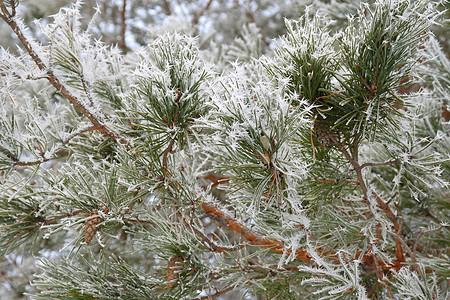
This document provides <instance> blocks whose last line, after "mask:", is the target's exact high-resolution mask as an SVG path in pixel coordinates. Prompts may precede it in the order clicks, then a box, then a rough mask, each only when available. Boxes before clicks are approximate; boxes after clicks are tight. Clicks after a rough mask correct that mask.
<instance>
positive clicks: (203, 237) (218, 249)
mask: <svg viewBox="0 0 450 300" xmlns="http://www.w3.org/2000/svg"><path fill="white" fill-rule="evenodd" d="M181 218H182V220H183V222H184V223H185V224H186V225H187V226H188V227H189V228H190V229H191V230H192V231H194V232H195V234H197V235H198V236H199V237H200V238H201V240H202V242H203V243H204V244H206V246H207V247H208V248H210V250H211V251H215V252H227V251H236V250H239V249H242V248H244V247H245V246H246V245H243V244H240V245H236V246H219V245H217V244H216V243H214V242H213V241H211V240H210V239H209V238H208V237H207V236H206V235H205V234H204V233H203V232H202V231H201V230H199V229H198V228H196V227H195V226H194V225H193V224H192V223H191V222H190V221H189V220H188V219H187V217H186V216H185V215H182V216H181Z"/></svg>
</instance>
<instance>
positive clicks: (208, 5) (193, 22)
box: [192, 0, 212, 26]
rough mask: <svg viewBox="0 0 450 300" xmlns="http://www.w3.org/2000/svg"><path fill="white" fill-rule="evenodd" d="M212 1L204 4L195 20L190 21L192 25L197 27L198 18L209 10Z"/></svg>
mask: <svg viewBox="0 0 450 300" xmlns="http://www.w3.org/2000/svg"><path fill="white" fill-rule="evenodd" d="M211 3H212V0H209V1H208V3H206V5H205V7H203V9H202V10H201V11H200V12H199V13H198V14H197V15H196V16H195V18H194V19H193V20H192V25H194V26H195V25H197V24H198V21H199V20H200V18H201V17H202V16H203V15H204V14H205V12H206V11H207V10H208V9H209V7H210V6H211Z"/></svg>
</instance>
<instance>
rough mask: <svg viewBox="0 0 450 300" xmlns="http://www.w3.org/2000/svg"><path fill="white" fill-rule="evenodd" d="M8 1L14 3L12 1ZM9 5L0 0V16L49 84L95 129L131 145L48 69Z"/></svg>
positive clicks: (128, 145) (123, 143)
mask: <svg viewBox="0 0 450 300" xmlns="http://www.w3.org/2000/svg"><path fill="white" fill-rule="evenodd" d="M10 2H11V3H14V1H10ZM11 6H12V12H11V13H10V12H9V11H8V10H7V8H6V6H5V4H4V1H2V0H0V10H1V11H2V13H1V14H0V18H1V19H3V20H4V21H5V22H6V23H7V24H8V25H9V27H11V29H12V30H13V32H14V33H15V34H16V36H17V37H18V38H19V40H20V42H21V43H22V45H23V46H24V48H25V50H26V51H27V53H28V54H29V55H30V57H31V58H32V59H33V61H34V62H35V64H36V65H37V67H38V68H39V69H40V70H41V71H44V72H45V73H46V74H47V76H48V77H47V79H48V81H49V82H50V84H51V85H53V86H54V87H55V89H56V90H57V91H58V92H59V93H60V94H61V95H63V96H64V97H65V98H66V99H67V100H69V102H70V103H71V104H72V105H73V106H74V107H75V108H76V109H78V111H80V112H81V113H82V114H83V115H84V116H85V117H87V118H88V119H89V121H91V123H92V124H93V125H94V126H95V129H96V130H98V131H100V132H101V133H103V134H104V135H105V136H107V137H109V138H110V139H112V140H114V141H116V142H119V143H120V144H122V145H125V146H127V147H130V146H131V144H130V141H128V140H127V139H126V138H124V137H122V136H121V135H120V134H119V133H118V132H116V131H114V130H113V129H111V128H109V127H108V126H107V125H106V124H104V123H103V121H102V120H101V119H100V118H99V117H98V116H96V115H95V114H94V113H92V112H91V111H90V110H89V109H88V108H86V107H85V106H84V105H83V104H82V103H81V102H80V101H79V99H78V98H77V97H75V96H74V95H72V94H71V93H70V92H69V91H68V90H67V88H66V87H65V86H64V85H63V84H62V82H61V80H60V79H59V78H58V77H57V76H56V75H55V73H54V72H53V70H51V69H49V68H48V67H47V66H46V65H45V64H44V62H43V61H42V59H41V58H40V57H39V55H38V54H37V53H36V52H35V51H34V49H33V48H32V46H31V43H30V42H29V41H28V39H27V38H26V36H25V34H24V33H23V30H22V29H21V28H20V26H19V24H18V23H17V21H16V20H15V9H13V8H14V7H15V6H14V5H13V4H11Z"/></svg>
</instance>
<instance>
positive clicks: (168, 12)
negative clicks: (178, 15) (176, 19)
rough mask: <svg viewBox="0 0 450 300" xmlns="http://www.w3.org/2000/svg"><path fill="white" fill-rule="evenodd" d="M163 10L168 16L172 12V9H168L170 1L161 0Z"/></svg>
mask: <svg viewBox="0 0 450 300" xmlns="http://www.w3.org/2000/svg"><path fill="white" fill-rule="evenodd" d="M163 6H164V10H165V11H166V15H168V16H170V15H171V14H172V10H171V9H170V3H169V1H167V0H163Z"/></svg>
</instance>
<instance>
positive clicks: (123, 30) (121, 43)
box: [119, 0, 128, 50]
mask: <svg viewBox="0 0 450 300" xmlns="http://www.w3.org/2000/svg"><path fill="white" fill-rule="evenodd" d="M126 10H127V0H123V2H122V10H121V12H120V41H119V47H120V48H122V50H127V49H128V47H127V44H126V41H125V33H126V29H127V23H126V16H125V13H126Z"/></svg>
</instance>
